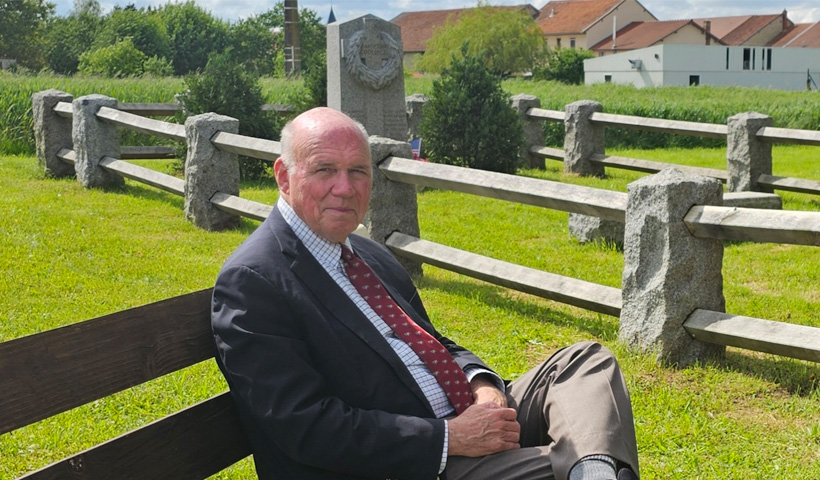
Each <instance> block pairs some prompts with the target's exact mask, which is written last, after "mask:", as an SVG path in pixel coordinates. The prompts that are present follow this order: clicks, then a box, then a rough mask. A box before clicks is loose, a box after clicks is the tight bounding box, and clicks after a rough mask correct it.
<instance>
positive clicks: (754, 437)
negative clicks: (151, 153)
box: [0, 147, 820, 480]
mask: <svg viewBox="0 0 820 480" xmlns="http://www.w3.org/2000/svg"><path fill="white" fill-rule="evenodd" d="M815 152H816V149H815V150H813V149H809V148H808V147H776V148H775V174H776V175H793V176H799V177H802V178H816V173H814V172H816V168H815V167H813V164H814V163H815V162H816V160H814V158H813V157H815V156H816V153H815ZM611 153H613V154H617V155H623V156H635V157H638V158H649V159H657V160H662V161H669V162H676V163H686V164H691V165H700V166H707V167H712V168H723V167H725V159H724V158H723V155H724V153H723V152H722V151H721V150H712V149H699V150H654V151H640V152H636V151H619V152H615V151H613V152H611ZM146 163H149V164H150V165H157V166H158V168H160V169H168V168H170V165H169V164H168V163H167V162H166V163H163V162H146ZM521 173H522V174H526V175H530V176H534V177H539V178H545V179H551V180H560V181H563V182H572V183H577V184H583V185H589V186H594V187H598V188H609V189H614V190H619V191H624V190H625V187H626V184H627V183H629V182H630V181H632V180H634V179H636V178H639V177H640V176H642V175H643V174H640V173H635V172H627V171H618V170H610V172H609V174H610V175H609V176H608V177H607V178H605V179H593V178H580V177H575V176H567V175H564V174H563V173H562V172H561V169H560V164H559V163H558V162H548V169H547V170H546V171H524V172H521ZM0 192H2V195H1V196H0V208H2V211H3V212H4V214H3V215H2V216H0V241H1V242H2V245H3V248H2V250H0V274H1V275H0V341H5V340H10V339H12V338H17V337H20V336H23V335H28V334H31V333H34V332H38V331H42V330H46V329H50V328H55V327H58V326H60V325H65V324H68V323H73V322H76V321H80V320H83V319H87V318H92V317H96V316H99V315H103V314H106V313H110V312H113V311H117V310H122V309H124V308H127V307H131V306H136V305H140V304H144V303H148V302H151V301H155V300H160V299H163V298H167V297H170V296H174V295H178V294H182V293H186V292H190V291H193V290H197V289H201V288H206V287H208V286H210V285H212V283H213V280H214V277H215V276H216V273H217V271H218V269H219V267H220V266H221V264H222V262H223V261H224V260H225V258H226V257H227V256H228V255H229V254H230V252H231V251H233V249H235V248H236V246H238V245H239V243H240V242H241V241H242V240H243V239H244V238H245V237H246V236H247V235H248V234H249V233H250V232H251V231H252V230H253V229H254V228H255V227H256V225H257V224H258V223H257V222H254V221H250V220H243V221H242V225H241V227H240V228H239V229H238V230H235V231H230V232H222V233H208V232H204V231H202V230H199V229H197V228H195V227H194V226H192V225H191V224H189V223H188V222H186V221H185V220H184V217H183V213H182V199H181V198H180V197H175V196H173V195H170V194H166V193H163V192H160V191H157V190H155V189H152V188H150V187H145V186H141V185H139V184H136V183H134V182H131V181H126V185H125V187H123V188H121V189H118V190H114V191H100V190H84V189H82V188H81V187H80V186H79V185H78V184H77V182H75V181H73V180H53V179H45V178H43V176H42V174H41V173H40V170H39V169H38V167H37V164H36V161H35V160H34V159H33V158H31V157H23V156H0ZM242 196H243V197H247V198H251V199H254V200H257V201H263V202H268V203H271V202H273V201H274V200H275V198H276V191H275V188H274V185H273V184H272V183H271V182H270V181H267V180H261V181H258V182H255V183H252V184H250V183H244V184H243V185H242ZM783 196H784V202H785V208H788V209H799V210H815V211H817V210H820V203H818V200H817V199H816V198H814V197H811V196H808V195H801V194H784V195H783ZM419 209H420V214H419V216H420V221H421V231H422V236H423V237H424V238H426V239H429V240H432V241H437V242H441V243H445V244H448V245H452V246H455V247H458V248H463V249H465V250H470V251H474V252H477V253H481V254H485V255H489V256H492V257H495V258H500V259H503V260H508V261H513V262H516V263H521V264H524V265H528V266H532V267H534V268H540V269H544V270H546V271H550V272H553V273H558V274H563V275H569V276H573V277H576V278H581V279H585V280H589V281H594V282H597V283H602V284H606V285H610V286H614V287H619V286H620V282H621V270H622V268H623V259H622V255H621V253H620V252H618V251H617V250H614V249H610V248H605V247H600V246H595V245H582V244H579V243H578V242H576V241H574V240H573V239H572V238H571V237H570V236H569V234H568V233H567V215H566V214H565V213H561V212H554V211H551V210H545V209H539V208H536V207H529V206H523V205H516V204H512V203H508V202H503V201H499V200H493V199H484V198H477V197H470V196H466V195H462V194H456V193H452V192H445V191H440V190H426V191H424V192H423V193H421V194H420V195H419ZM424 272H425V275H424V278H423V279H421V280H420V281H419V288H420V291H421V295H422V296H423V298H424V299H425V304H426V306H427V308H428V310H429V312H430V314H431V315H432V316H433V317H434V318H435V319H436V320H437V323H438V324H439V326H440V328H441V329H442V330H443V331H444V333H445V334H447V335H448V336H450V337H452V338H454V339H455V340H457V341H459V342H460V343H462V344H464V345H465V346H467V347H469V348H471V349H473V350H474V351H475V352H476V353H478V354H479V355H480V356H482V357H483V358H485V359H486V360H487V361H488V362H489V363H490V364H492V365H494V366H496V368H497V369H498V370H499V372H500V373H501V374H502V375H504V376H507V377H509V378H515V377H517V376H518V375H520V374H521V373H523V372H524V371H526V370H527V369H528V368H530V367H531V366H532V365H534V364H535V363H536V362H538V361H540V360H541V359H543V358H545V357H546V356H548V355H549V354H550V353H551V352H553V351H554V350H556V349H557V348H560V347H561V346H564V345H566V344H568V343H570V342H575V341H579V340H585V339H597V340H598V341H601V342H603V343H604V344H605V345H607V346H608V347H610V348H611V349H612V350H614V351H615V352H616V354H617V356H618V357H619V359H620V360H621V363H622V366H623V369H624V372H625V375H626V378H627V382H628V384H629V387H630V390H631V393H632V399H633V404H634V410H635V419H636V426H637V433H638V442H639V449H640V456H641V461H642V469H643V472H642V473H643V477H642V478H644V479H648V480H652V479H690V478H699V479H716V480H717V479H720V480H723V479H726V478H744V479H745V478H789V479H820V420H818V419H820V388H818V373H820V368H818V366H817V365H816V364H811V363H807V362H800V361H796V360H790V359H785V358H780V357H773V356H769V355H763V354H758V353H754V352H747V351H740V350H735V349H730V351H729V352H728V354H727V356H726V358H725V359H724V360H720V361H713V362H710V363H706V364H703V365H696V366H693V367H690V368H686V369H673V368H668V367H662V366H658V365H657V364H656V363H655V361H654V360H653V359H652V357H651V356H649V355H642V354H635V353H632V352H628V351H626V350H625V348H624V347H623V346H622V345H621V344H620V343H619V342H618V340H617V333H618V325H617V319H615V318H613V317H609V316H606V315H600V314H595V313H592V312H588V311H585V310H582V309H578V308H575V307H570V306H567V305H562V304H558V303H554V302H549V301H546V300H544V299H541V298H537V297H534V296H531V295H526V294H522V293H519V292H515V291H512V290H508V289H504V288H500V287H496V286H493V285H489V284H486V283H483V282H480V281H477V280H473V279H470V278H467V277H463V276H460V275H457V274H454V273H451V272H448V271H445V270H442V269H438V268H434V267H429V266H425V268H424ZM819 276H820V256H818V255H817V249H816V248H810V247H793V246H781V245H768V244H747V243H731V244H728V245H727V248H726V255H725V259H724V277H725V284H726V287H725V293H726V297H727V311H729V312H731V313H737V314H741V315H750V316H757V317H761V318H769V319H775V320H784V321H792V322H796V323H802V324H807V325H814V326H820V319H818V318H817V312H818V311H820V289H818V287H817V285H818V284H820V282H819V280H820V278H818V277H819ZM0 362H1V360H0ZM224 389H225V383H224V381H223V380H222V378H221V376H220V374H219V372H218V371H217V369H216V368H215V366H214V364H213V362H205V363H203V364H201V365H197V366H195V367H192V368H189V369H186V370H184V371H182V372H178V373H176V374H172V375H168V376H166V377H163V378H161V379H158V380H155V381H152V382H150V383H148V384H146V385H142V386H139V387H136V388H133V389H130V390H128V391H126V392H122V393H120V394H117V395H114V396H112V397H109V398H106V399H103V400H100V401H97V402H93V403H91V404H89V405H87V406H84V407H81V408H78V409H75V410H72V411H70V412H66V413H64V414H61V415H58V416H56V417H53V418H51V419H48V420H45V421H42V422H39V423H37V424H34V425H31V426H29V427H25V428H22V429H19V430H17V431H15V432H12V433H10V434H7V435H4V436H2V437H0V458H2V459H3V461H2V462H0V478H13V477H15V476H17V475H20V474H22V473H24V472H27V471H30V470H33V469H36V468H38V467H41V466H44V465H46V464H48V463H50V462H52V461H55V460H58V459H60V458H63V457H64V456H66V455H69V454H71V453H74V452H77V451H80V450H82V449H83V448H87V447H89V446H91V445H94V444H96V443H99V442H100V441H103V440H106V439H109V438H112V437H114V436H116V435H118V434H121V433H124V432H126V431H128V430H130V429H132V428H134V427H137V426H140V425H143V424H145V423H147V422H149V421H151V420H154V419H156V418H159V417H161V416H162V415H164V414H166V413H169V412H172V411H175V410H177V409H179V408H181V407H183V406H185V405H189V404H192V403H194V402H196V401H198V400H200V399H202V398H206V397H208V396H210V395H212V394H214V393H217V392H220V391H223V390H224ZM253 475H254V474H253V469H252V462H251V461H250V460H245V461H243V462H242V463H240V464H239V465H237V466H235V467H233V468H232V469H230V470H228V471H226V472H223V473H221V474H220V475H218V476H217V478H226V479H228V478H230V479H239V478H248V477H253Z"/></svg>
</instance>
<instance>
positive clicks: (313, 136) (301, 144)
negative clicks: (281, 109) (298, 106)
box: [280, 107, 370, 171]
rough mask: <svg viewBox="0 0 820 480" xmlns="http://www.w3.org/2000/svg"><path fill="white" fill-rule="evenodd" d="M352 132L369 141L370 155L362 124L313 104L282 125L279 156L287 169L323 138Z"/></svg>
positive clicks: (342, 114) (362, 139) (325, 139)
mask: <svg viewBox="0 0 820 480" xmlns="http://www.w3.org/2000/svg"><path fill="white" fill-rule="evenodd" d="M345 133H346V134H347V135H353V136H354V137H359V138H360V139H361V142H363V144H364V145H368V148H367V149H366V150H367V158H368V160H369V159H370V148H369V143H368V141H367V131H366V130H365V128H364V126H363V125H362V124H361V123H359V122H357V121H355V120H353V119H352V118H350V117H348V116H347V115H345V114H344V113H342V112H340V111H338V110H334V109H332V108H328V107H316V108H313V109H310V110H307V111H306V112H303V113H302V114H300V115H298V116H297V117H296V118H294V119H293V120H291V121H290V122H288V123H287V125H285V127H284V128H283V129H282V134H281V137H280V142H281V144H282V154H281V158H282V161H283V162H284V164H285V168H287V169H288V170H289V171H292V170H293V167H294V166H295V165H296V163H297V162H299V160H300V157H303V156H304V155H305V154H306V153H307V152H309V151H310V150H311V149H312V148H315V147H316V146H319V145H321V144H322V143H324V142H327V141H332V140H331V139H332V138H333V137H334V136H337V135H342V136H344V135H345Z"/></svg>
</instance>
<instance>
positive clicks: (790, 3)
mask: <svg viewBox="0 0 820 480" xmlns="http://www.w3.org/2000/svg"><path fill="white" fill-rule="evenodd" d="M48 1H50V2H52V3H55V4H56V5H57V15H59V16H65V15H68V13H69V12H70V11H71V9H72V8H73V6H74V1H73V0H48ZM99 1H100V5H101V6H102V8H103V13H108V12H110V11H111V10H112V9H113V8H114V6H116V5H119V6H126V5H128V4H131V3H133V4H134V5H136V6H137V7H147V6H149V5H152V6H161V5H164V4H166V3H169V2H172V1H182V0H99ZM195 1H196V3H197V4H198V5H199V6H201V7H202V8H204V9H205V10H207V11H209V12H210V13H211V14H212V15H214V16H216V17H219V18H222V19H223V20H229V21H236V20H239V19H240V18H247V17H250V16H252V15H254V14H259V13H262V12H265V11H268V10H270V9H271V8H273V5H274V4H275V3H276V2H277V1H280V0H195ZM547 1H548V0H531V2H530V3H531V4H532V5H533V6H534V7H536V8H541V7H543V6H544V5H545V4H546V3H547ZM638 1H639V2H640V3H641V4H642V5H643V6H644V7H646V9H647V10H649V11H650V12H651V13H652V14H653V15H655V17H657V18H658V20H683V19H689V18H706V17H727V16H734V15H752V14H755V15H770V14H776V13H780V12H782V11H783V10H784V9H785V10H787V11H788V17H789V19H790V20H791V21H793V22H794V23H809V22H812V23H813V22H818V21H820V2H818V1H817V0H780V1H778V2H773V1H771V0H638ZM525 2H526V0H491V1H490V2H489V3H490V4H492V5H521V4H523V3H525ZM298 3H299V8H300V9H303V8H309V9H311V10H314V11H315V12H316V13H317V14H318V15H319V17H321V18H322V19H323V20H327V16H328V14H329V13H330V9H331V7H333V12H334V13H335V14H336V19H337V20H338V21H345V20H350V19H353V18H357V17H360V16H362V15H366V14H373V15H375V16H377V17H380V18H383V19H385V20H391V19H392V18H393V17H395V16H396V15H398V14H400V13H402V12H406V11H418V10H444V9H450V8H463V7H473V6H475V5H476V3H477V2H476V0H432V1H431V0H355V1H350V0H347V1H344V0H335V1H330V0H301V1H299V2H298ZM774 4H777V6H774Z"/></svg>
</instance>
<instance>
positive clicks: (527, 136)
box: [510, 93, 546, 170]
mask: <svg viewBox="0 0 820 480" xmlns="http://www.w3.org/2000/svg"><path fill="white" fill-rule="evenodd" d="M510 100H511V102H512V106H513V108H514V109H516V111H518V117H519V118H520V119H521V125H522V126H523V127H524V145H522V146H521V153H520V154H519V158H520V160H521V165H526V166H527V167H529V168H538V169H540V170H544V169H545V168H546V166H545V162H544V158H543V157H540V156H538V155H535V154H534V153H532V152H530V148H532V147H533V146H536V145H538V146H541V145H544V121H543V120H533V119H530V118H529V117H527V111H528V110H529V109H531V108H541V99H539V98H538V97H536V96H535V95H527V94H525V93H520V94H518V95H514V96H513V97H512V98H510Z"/></svg>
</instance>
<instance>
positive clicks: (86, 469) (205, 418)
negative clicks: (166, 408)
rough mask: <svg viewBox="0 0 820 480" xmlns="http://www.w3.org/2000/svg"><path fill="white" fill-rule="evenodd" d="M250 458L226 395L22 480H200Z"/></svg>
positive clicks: (24, 477) (50, 466) (232, 406)
mask: <svg viewBox="0 0 820 480" xmlns="http://www.w3.org/2000/svg"><path fill="white" fill-rule="evenodd" d="M250 453H251V451H250V446H249V444H248V440H247V438H246V437H245V434H244V432H243V431H242V429H241V427H240V424H239V419H238V417H237V413H236V409H235V407H234V405H233V402H232V400H231V398H230V394H229V393H222V394H220V395H217V396H215V397H212V398H210V399H208V400H205V401H203V402H200V403H198V404H196V405H193V406H191V407H188V408H186V409H184V410H181V411H179V412H177V413H175V414H173V415H169V416H167V417H164V418H162V419H160V420H157V421H155V422H153V423H150V424H148V425H146V426H144V427H142V428H139V429H136V430H134V431H132V432H129V433H126V434H124V435H122V436H120V437H117V438H115V439H113V440H110V441H108V442H105V443H102V444H100V445H97V446H95V447H92V448H90V449H88V450H86V451H84V452H81V453H79V454H77V455H74V456H71V457H68V458H66V459H63V460H61V461H59V462H55V463H53V464H51V465H49V466H47V467H45V468H42V469H40V470H37V471H35V472H32V473H29V474H27V475H24V476H22V477H20V479H21V480H22V479H27V480H57V479H67V478H71V479H77V480H92V479H98V480H108V479H112V478H134V479H149V478H150V479H152V480H163V479H167V480H199V479H204V478H207V477H209V476H211V475H213V474H215V473H217V472H219V471H220V470H223V469H225V468H227V467H229V466H231V465H233V464H234V463H236V462H238V461H239V460H241V459H243V458H245V457H247V456H248V455H250Z"/></svg>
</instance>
